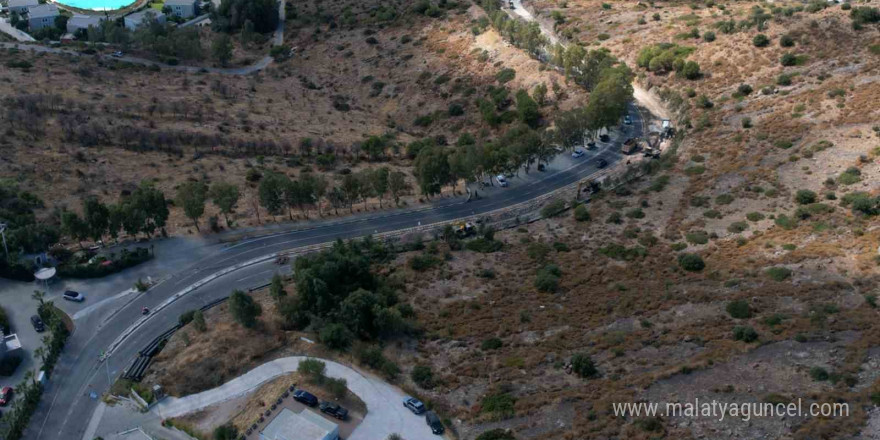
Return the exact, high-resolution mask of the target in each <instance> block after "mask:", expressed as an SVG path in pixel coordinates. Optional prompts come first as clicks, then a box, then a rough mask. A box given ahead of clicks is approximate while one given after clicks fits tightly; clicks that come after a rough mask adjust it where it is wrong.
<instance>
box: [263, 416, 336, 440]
mask: <svg viewBox="0 0 880 440" xmlns="http://www.w3.org/2000/svg"><path fill="white" fill-rule="evenodd" d="M338 438H339V426H338V425H337V424H335V423H333V422H331V421H329V420H327V419H325V418H323V417H321V416H320V415H319V414H316V413H313V412H311V411H309V410H307V409H304V410H303V411H302V412H301V413H299V414H297V413H295V412H293V411H291V410H289V409H287V408H284V409H282V410H281V411H280V412H279V413H278V415H277V416H275V418H274V419H272V421H271V422H269V424H268V425H266V428H265V429H263V431H262V432H261V433H260V440H337V439H338Z"/></svg>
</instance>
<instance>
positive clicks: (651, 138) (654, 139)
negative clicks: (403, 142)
mask: <svg viewBox="0 0 880 440" xmlns="http://www.w3.org/2000/svg"><path fill="white" fill-rule="evenodd" d="M661 140H662V135H661V134H660V133H658V132H656V131H652V132H651V133H649V134H648V136H647V138H646V139H645V152H644V154H645V156H647V157H653V158H657V157H660V141H661Z"/></svg>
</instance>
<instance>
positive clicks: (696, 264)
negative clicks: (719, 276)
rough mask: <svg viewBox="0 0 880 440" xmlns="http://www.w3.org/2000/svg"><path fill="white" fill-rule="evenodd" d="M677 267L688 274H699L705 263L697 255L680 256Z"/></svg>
mask: <svg viewBox="0 0 880 440" xmlns="http://www.w3.org/2000/svg"><path fill="white" fill-rule="evenodd" d="M678 265H679V266H681V268H682V269H684V270H686V271H688V272H699V271H701V270H703V268H705V267H706V263H704V262H703V259H702V258H701V257H700V256H699V255H697V254H681V255H679V256H678Z"/></svg>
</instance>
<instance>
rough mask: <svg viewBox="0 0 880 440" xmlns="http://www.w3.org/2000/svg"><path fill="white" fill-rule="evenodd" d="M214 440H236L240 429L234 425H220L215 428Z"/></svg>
mask: <svg viewBox="0 0 880 440" xmlns="http://www.w3.org/2000/svg"><path fill="white" fill-rule="evenodd" d="M213 438H214V440H235V439H237V438H238V428H236V427H235V425H233V424H232V423H227V424H225V425H220V426H218V427H216V428H214V435H213Z"/></svg>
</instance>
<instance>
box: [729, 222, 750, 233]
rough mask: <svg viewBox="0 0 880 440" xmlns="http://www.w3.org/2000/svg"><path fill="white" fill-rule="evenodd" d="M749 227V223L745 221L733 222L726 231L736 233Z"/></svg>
mask: <svg viewBox="0 0 880 440" xmlns="http://www.w3.org/2000/svg"><path fill="white" fill-rule="evenodd" d="M746 229H749V224H748V223H746V222H733V223H731V224H730V226H728V227H727V232H730V233H733V234H738V233H740V232H742V231H745V230H746Z"/></svg>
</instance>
